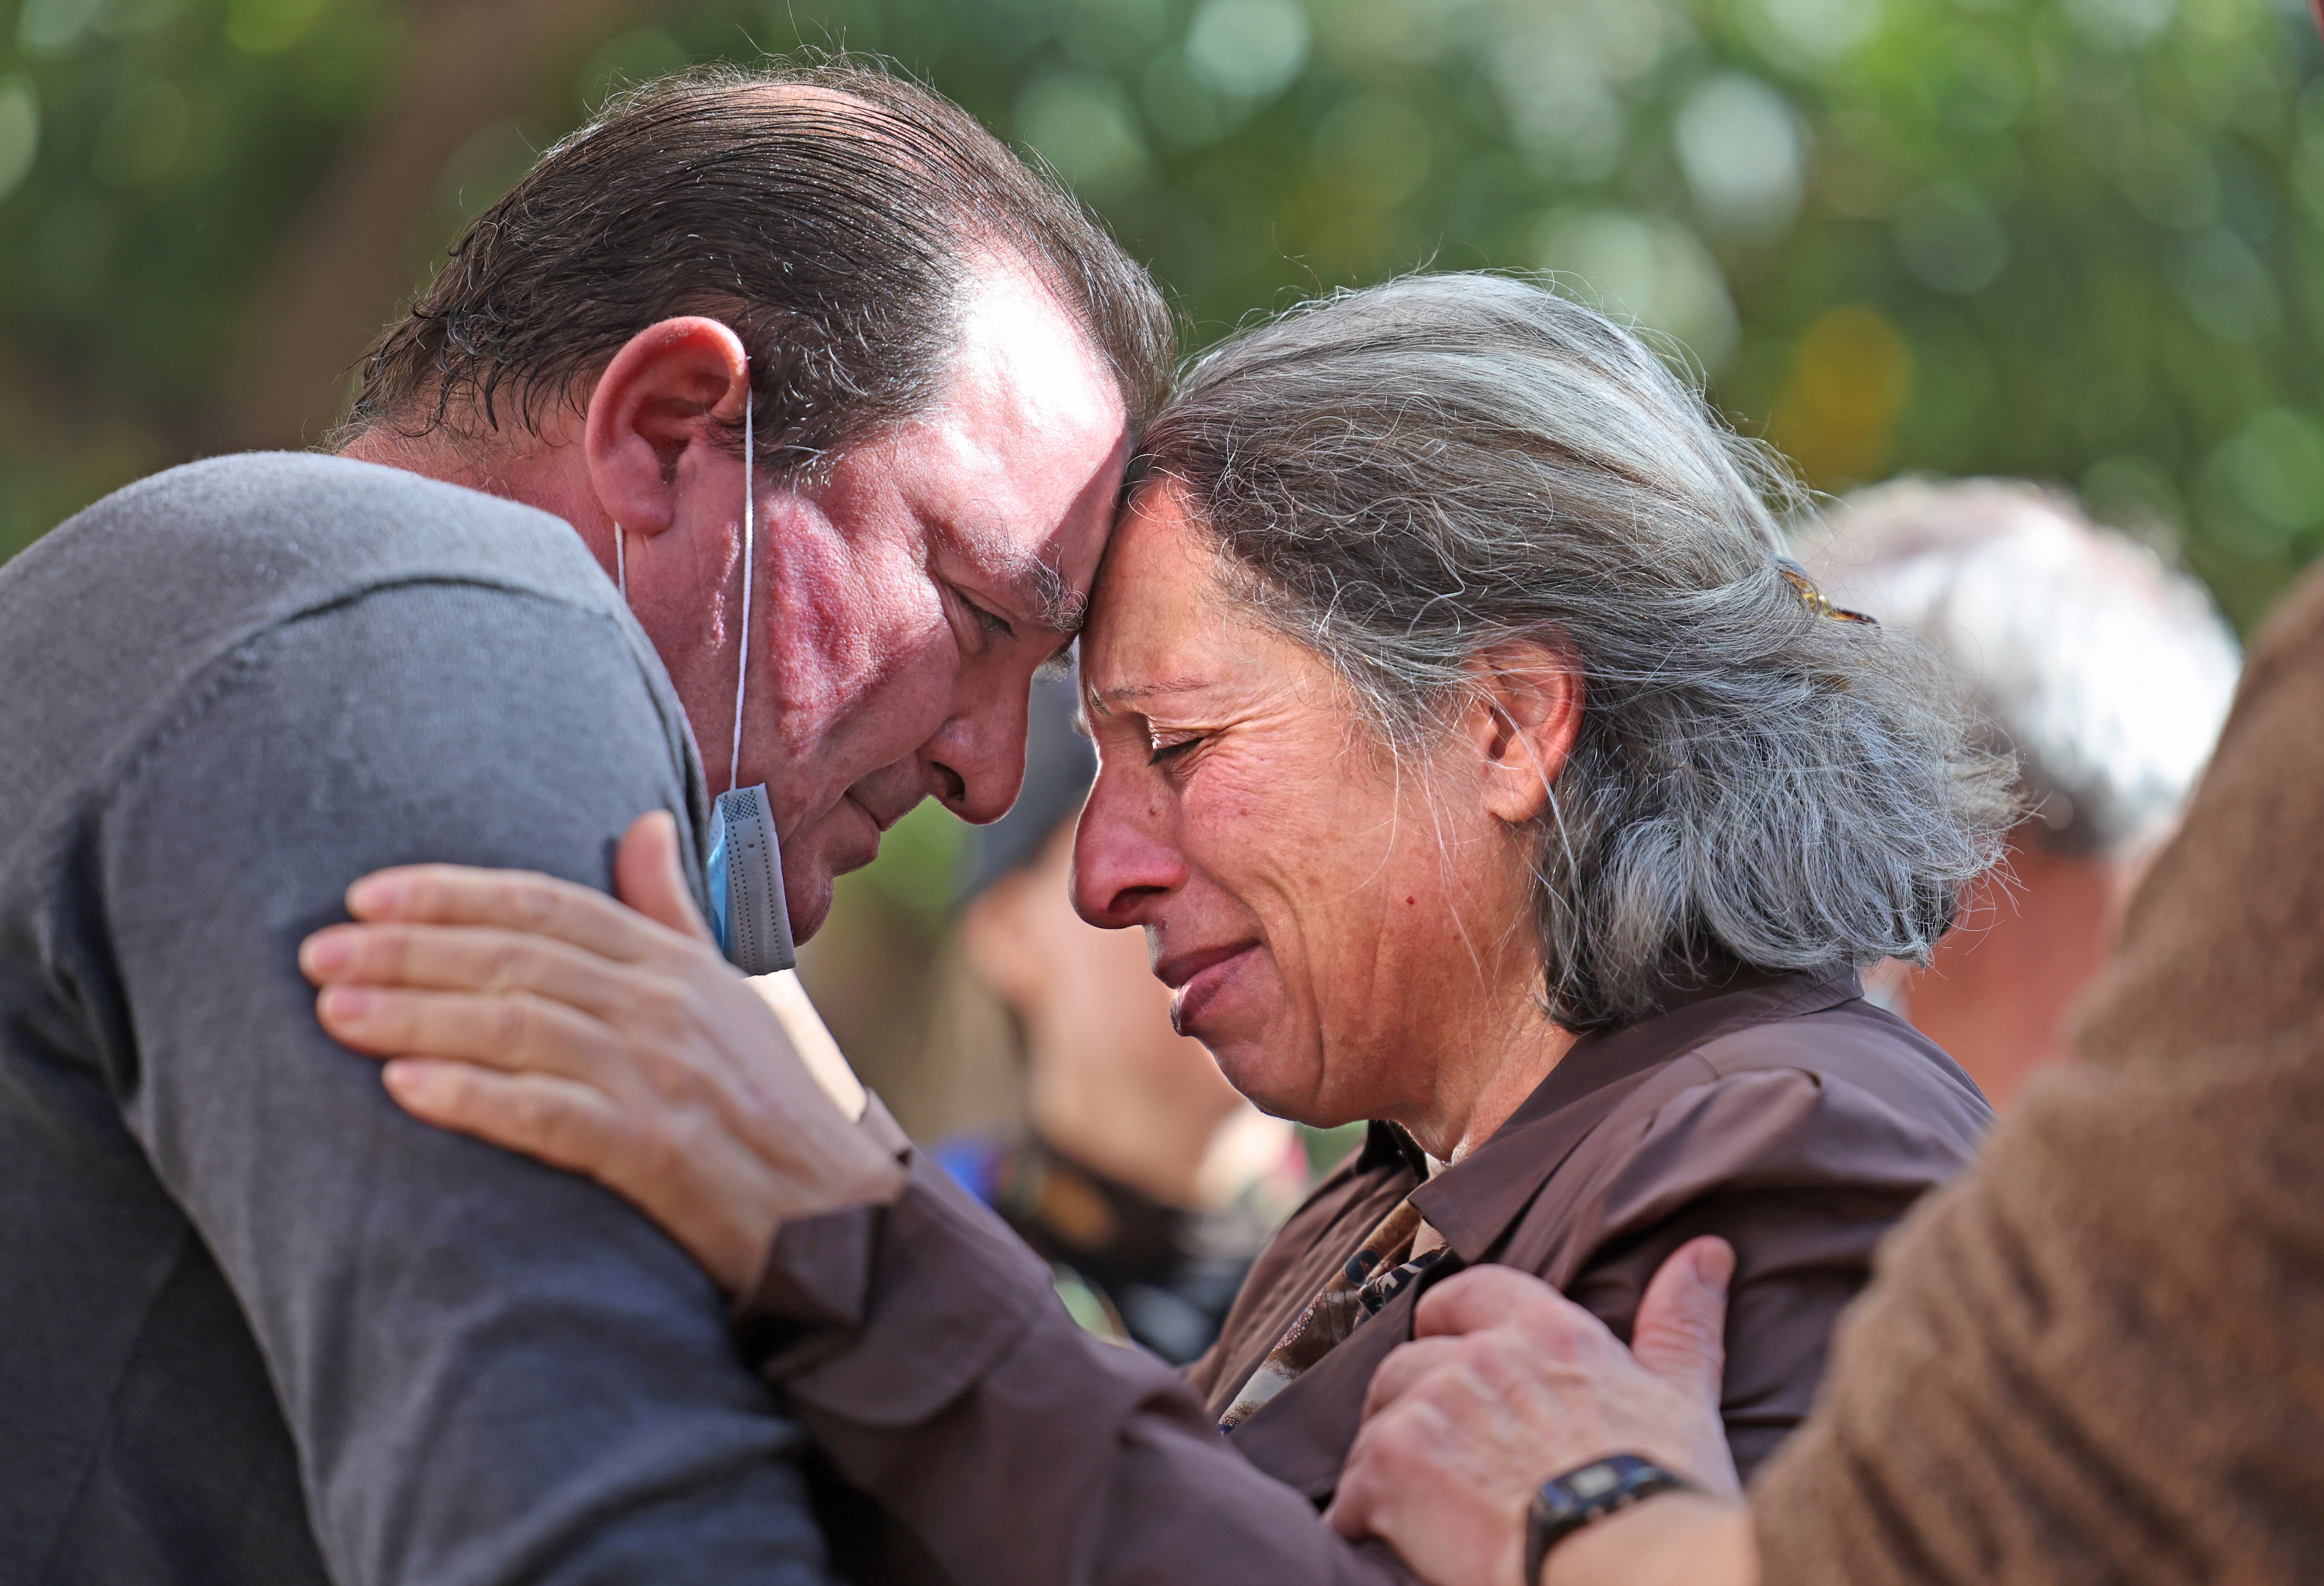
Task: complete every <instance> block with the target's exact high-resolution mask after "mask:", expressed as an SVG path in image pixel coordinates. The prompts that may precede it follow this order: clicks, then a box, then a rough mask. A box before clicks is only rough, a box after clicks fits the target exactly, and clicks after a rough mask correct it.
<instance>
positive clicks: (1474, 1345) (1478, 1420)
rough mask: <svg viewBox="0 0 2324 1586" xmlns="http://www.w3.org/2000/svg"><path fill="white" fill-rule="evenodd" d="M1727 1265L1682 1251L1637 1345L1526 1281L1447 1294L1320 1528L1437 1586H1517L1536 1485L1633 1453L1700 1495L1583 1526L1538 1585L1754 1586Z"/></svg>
mask: <svg viewBox="0 0 2324 1586" xmlns="http://www.w3.org/2000/svg"><path fill="white" fill-rule="evenodd" d="M1734 1265H1735V1257H1734V1252H1733V1251H1732V1250H1731V1249H1729V1248H1728V1246H1727V1245H1726V1244H1725V1243H1723V1242H1722V1241H1720V1240H1715V1239H1701V1240H1693V1241H1692V1242H1691V1243H1689V1244H1687V1245H1684V1246H1683V1247H1681V1248H1680V1249H1679V1250H1678V1251H1677V1252H1675V1253H1674V1255H1673V1256H1672V1257H1671V1258H1670V1259H1669V1260H1668V1261H1666V1262H1665V1263H1664V1265H1663V1268H1662V1269H1661V1270H1660V1271H1659V1272H1657V1273H1656V1274H1655V1278H1654V1281H1653V1282H1652V1283H1651V1284H1650V1285H1648V1286H1647V1288H1646V1295H1645V1296H1644V1298H1643V1300H1642V1301H1641V1303H1640V1305H1639V1308H1638V1319H1637V1327H1636V1330H1635V1332H1634V1335H1633V1339H1634V1342H1633V1347H1632V1348H1630V1349H1625V1348H1624V1347H1623V1346H1622V1343H1621V1342H1620V1341H1619V1340H1618V1339H1617V1338H1615V1337H1614V1335H1613V1334H1612V1333H1611V1332H1608V1331H1607V1329H1606V1326H1605V1324H1604V1323H1601V1322H1600V1321H1599V1320H1598V1319H1597V1318H1596V1317H1595V1316H1593V1315H1591V1314H1590V1313H1589V1312H1588V1311H1586V1310H1584V1309H1582V1307H1581V1306H1579V1305H1575V1304H1573V1303H1572V1301H1570V1300H1568V1299H1566V1298H1565V1297H1564V1296H1563V1295H1560V1294H1559V1293H1558V1292H1557V1291H1556V1290H1555V1289H1554V1288H1552V1287H1551V1286H1549V1285H1548V1284H1546V1283H1544V1282H1543V1281H1541V1280H1540V1279H1539V1278H1537V1277H1532V1276H1530V1275H1528V1274H1526V1273H1523V1272H1518V1271H1516V1270H1514V1269H1512V1268H1506V1267H1480V1268H1475V1269H1473V1270H1471V1271H1468V1272H1463V1273H1461V1274H1460V1275H1459V1276H1457V1277H1452V1278H1449V1279H1447V1280H1446V1281H1444V1282H1443V1283H1442V1284H1440V1285H1438V1286H1436V1287H1435V1288H1434V1289H1433V1290H1432V1291H1430V1293H1429V1294H1428V1295H1427V1296H1425V1297H1424V1298H1423V1299H1422V1300H1421V1302H1420V1305H1419V1307H1418V1309H1417V1311H1416V1313H1415V1314H1414V1320H1413V1333H1414V1338H1413V1342H1410V1343H1407V1344H1405V1345H1403V1346H1402V1347H1400V1348H1399V1349H1397V1351H1396V1352H1395V1353H1393V1354H1391V1355H1389V1356H1388V1359H1387V1360H1385V1361H1383V1362H1382V1363H1381V1365H1380V1368H1379V1372H1378V1374H1377V1375H1376V1376H1375V1377H1374V1378H1373V1379H1372V1386H1371V1391H1370V1393H1369V1396H1368V1397H1367V1398H1366V1400H1365V1404H1364V1425H1363V1429H1362V1430H1361V1431H1360V1433H1358V1434H1357V1437H1356V1442H1355V1445H1354V1448H1353V1449H1352V1451H1351V1453H1350V1454H1349V1458H1348V1463H1347V1467H1346V1469H1345V1470H1344V1471H1342V1474H1341V1478H1340V1485H1339V1491H1338V1495H1337V1497H1336V1498H1334V1499H1333V1504H1332V1508H1331V1509H1330V1511H1329V1512H1328V1513H1327V1514H1326V1516H1325V1518H1326V1519H1327V1520H1329V1521H1330V1522H1331V1524H1332V1525H1333V1526H1334V1527H1335V1528H1337V1529H1338V1530H1339V1532H1340V1533H1341V1534H1342V1535H1345V1536H1348V1537H1351V1538H1357V1537H1362V1536H1379V1537H1381V1538H1383V1539H1384V1540H1386V1541H1388V1543H1390V1544H1391V1545H1394V1546H1395V1548H1396V1549H1397V1552H1398V1553H1400V1554H1403V1556H1404V1558H1405V1560H1406V1562H1407V1563H1409V1564H1410V1565H1411V1566H1412V1567H1413V1568H1414V1569H1415V1570H1416V1571H1417V1572H1419V1573H1420V1574H1421V1575H1422V1576H1423V1577H1424V1578H1425V1579H1426V1580H1428V1581H1431V1582H1432V1583H1433V1586H1517V1582H1518V1581H1519V1580H1520V1577H1521V1576H1522V1574H1523V1571H1524V1559H1525V1550H1526V1513H1527V1510H1528V1508H1529V1507H1530V1505H1531V1503H1532V1500H1533V1496H1534V1494H1535V1492H1536V1491H1538V1490H1539V1489H1540V1488H1541V1485H1542V1483H1543V1482H1545V1481H1547V1480H1552V1479H1554V1478H1555V1477H1558V1476H1560V1475H1563V1474H1564V1473H1565V1472H1567V1471H1572V1470H1576V1469H1578V1468H1580V1467H1581V1466H1583V1465H1586V1464H1588V1463H1590V1462H1591V1461H1594V1460H1600V1459H1604V1458H1607V1457H1609V1456H1610V1455H1614V1454H1623V1453H1628V1454H1637V1455H1641V1456H1643V1457H1645V1458H1646V1459H1648V1460H1651V1461H1652V1462H1655V1463H1656V1464H1658V1465H1661V1466H1663V1467H1664V1468H1665V1469H1666V1470H1669V1471H1672V1472H1674V1474H1677V1475H1679V1476H1682V1477H1683V1478H1685V1479H1686V1480H1689V1481H1692V1482H1693V1483H1694V1484H1695V1485H1696V1486H1697V1487H1698V1488H1700V1489H1701V1494H1700V1495H1695V1494H1672V1495H1669V1496H1666V1497H1663V1498H1652V1499H1649V1500H1647V1501H1646V1502H1645V1503H1643V1504H1641V1505H1639V1506H1637V1508H1636V1509H1635V1510H1633V1511H1631V1512H1629V1513H1628V1514H1623V1515H1618V1516H1615V1517H1609V1518H1608V1519H1606V1520H1602V1521H1600V1522H1597V1523H1596V1524H1594V1525H1591V1526H1587V1527H1585V1528H1584V1529H1583V1530H1582V1531H1581V1532H1579V1533H1576V1534H1575V1535H1573V1536H1572V1538H1571V1539H1570V1540H1569V1541H1567V1542H1565V1543H1563V1544H1561V1545H1559V1546H1558V1547H1557V1548H1556V1549H1555V1550H1554V1551H1553V1553H1552V1554H1551V1555H1550V1564H1549V1567H1548V1568H1547V1569H1546V1570H1545V1571H1544V1575H1543V1578H1544V1580H1545V1581H1549V1582H1552V1583H1553V1586H1569V1582H1570V1583H1572V1586H1582V1583H1583V1582H1594V1581H1601V1580H1603V1581H1623V1582H1626V1583H1628V1582H1646V1581H1661V1580H1663V1579H1664V1578H1665V1571H1667V1572H1669V1573H1668V1578H1669V1579H1671V1580H1673V1581H1678V1580H1681V1579H1683V1580H1685V1581H1690V1582H1701V1583H1704V1586H1710V1583H1714V1582H1715V1583H1726V1582H1738V1583H1739V1582H1745V1581H1750V1580H1751V1579H1752V1578H1753V1575H1754V1574H1755V1573H1756V1571H1755V1570H1753V1568H1752V1567H1751V1563H1750V1550H1749V1538H1750V1532H1749V1521H1748V1515H1747V1513H1746V1512H1745V1511H1744V1510H1743V1509H1742V1508H1741V1507H1740V1503H1739V1497H1740V1488H1739V1485H1738V1482H1737V1480H1736V1476H1735V1464H1734V1461H1733V1459H1732V1457H1731V1456H1730V1455H1729V1452H1728V1446H1727V1436H1726V1431H1725V1428H1724V1427H1723V1425H1721V1422H1720V1413H1719V1395H1720V1375H1721V1371H1722V1368H1723V1364H1724V1351H1723V1337H1724V1332H1725V1322H1726V1303H1727V1283H1728V1279H1729V1277H1730V1276H1731V1275H1732V1273H1733V1270H1734ZM1593 1533H1598V1534H1600V1535H1592V1534H1593ZM1616 1542H1618V1543H1619V1544H1620V1545H1619V1546H1618V1547H1616V1546H1614V1545H1612V1544H1614V1543H1616ZM1609 1565H1610V1566H1611V1569H1610V1571H1609V1569H1608V1567H1607V1566H1609ZM1525 1586H1534V1583H1533V1582H1526V1583H1525Z"/></svg>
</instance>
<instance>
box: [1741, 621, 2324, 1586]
mask: <svg viewBox="0 0 2324 1586" xmlns="http://www.w3.org/2000/svg"><path fill="white" fill-rule="evenodd" d="M2080 1047H2081V1050H2082V1053H2083V1062H2082V1063H2081V1064H2080V1065H2077V1066H2076V1067H2073V1068H2070V1069H2068V1070H2065V1071H2061V1072H2058V1073H2054V1074H2045V1075H2044V1076H2043V1077H2041V1078H2039V1079H2037V1080H2036V1081H2035V1082H2034V1083H2033V1085H2032V1086H2030V1087H2029V1088H2028V1090H2027V1092H2026V1093H2025V1095H2024V1099H2023V1100H2022V1101H2021V1102H2020V1103H2019V1106H2018V1108H2017V1110H2016V1111H2013V1112H2012V1114H2011V1115H2010V1117H2009V1119H2008V1120H2007V1122H2006V1123H2005V1124H2004V1125H2003V1126H2002V1127H2001V1129H2000V1130H1997V1132H1996V1134H1995V1136H1994V1138H1993V1141H1992V1144H1991V1146H1990V1147H1989V1148H1987V1152H1986V1155H1985V1157H1984V1160H1983V1161H1982V1162H1981V1163H1980V1165H1979V1166H1978V1168H1977V1170H1976V1172H1975V1173H1974V1174H1973V1175H1971V1176H1968V1177H1965V1178H1964V1179H1963V1181H1962V1182H1961V1183H1960V1185H1958V1186H1957V1187H1955V1188H1954V1189H1953V1190H1951V1191H1950V1192H1949V1193H1948V1194H1944V1195H1942V1196H1941V1197H1939V1198H1937V1199H1936V1200H1935V1201H1933V1202H1932V1203H1931V1204H1930V1205H1929V1206H1928V1207H1927V1208H1925V1209H1924V1210H1923V1212H1922V1213H1920V1214H1918V1215H1916V1216H1915V1217H1914V1219H1913V1220H1912V1222H1910V1223H1909V1224H1908V1225H1907V1227H1906V1228H1905V1229H1904V1230H1903V1231H1900V1232H1899V1234H1898V1236H1897V1238H1896V1239H1895V1240H1894V1241H1893V1242H1892V1243H1891V1244H1890V1245H1889V1246H1888V1247H1887V1248H1886V1249H1883V1250H1882V1252H1881V1257H1880V1262H1879V1279H1878V1282H1877V1284H1876V1285H1875V1286H1874V1288H1873V1289H1872V1291H1871V1292H1870V1293H1869V1294H1867V1296H1866V1297H1865V1301H1864V1304H1863V1305H1861V1306H1860V1307H1859V1308H1858V1310H1857V1311H1856V1312H1854V1313H1851V1314H1850V1315H1849V1320H1848V1323H1847V1325H1846V1327H1845V1328H1844V1329H1843V1330H1842V1334H1841V1342H1840V1346H1839V1351H1838V1355H1837V1359H1836V1361H1835V1365H1834V1369H1833V1377H1832V1382H1831V1389H1830V1393H1829V1397H1828V1401H1827V1402H1826V1403H1825V1404H1824V1405H1823V1406H1821V1408H1820V1409H1819V1411H1818V1413H1817V1415H1816V1416H1815V1418H1814V1419H1813V1421H1812V1422H1811V1423H1810V1425H1809V1427H1808V1428H1807V1429H1806V1430H1804V1431H1803V1432H1802V1433H1801V1434H1800V1435H1799V1437H1798V1438H1797V1439H1795V1440H1794V1442H1793V1443H1792V1444H1791V1445H1790V1446H1789V1447H1788V1448H1787V1449H1786V1450H1785V1451H1784V1455H1783V1456H1782V1457H1781V1458H1780V1459H1778V1460H1777V1461H1775V1463H1774V1465H1773V1466H1772V1467H1771V1468H1770V1469H1769V1471H1767V1473H1766V1477H1765V1479H1764V1480H1762V1482H1761V1484H1760V1486H1759V1487H1758V1489H1757V1491H1756V1492H1755V1494H1754V1508H1755V1511H1756V1514H1757V1525H1758V1529H1759V1543H1760V1550H1761V1554H1762V1556H1763V1559H1764V1563H1765V1570H1764V1579H1765V1580H1766V1581H1767V1583H1768V1586H1794V1583H1807V1586H1821V1583H1823V1582H1831V1586H1840V1583H1842V1582H1846V1583H1848V1586H1891V1583H1897V1586H1901V1583H1903V1582H1908V1581H1909V1582H1948V1583H1951V1582H1958V1583H1960V1586H1969V1583H1971V1582H1976V1583H1978V1586H1982V1583H1984V1582H1988V1581H2003V1582H2051V1581H2057V1582H2067V1581H2132V1582H2146V1581H2154V1582H2165V1581H2168V1582H2183V1581H2218V1582H2262V1581H2266V1582H2279V1581H2282V1582H2289V1581H2317V1580H2324V580H2320V579H2319V578H2310V580H2309V581H2308V582H2307V583H2306V584H2305V585H2304V586H2302V587H2301V590H2300V591H2299V592H2297V593H2296V594H2295V595H2294V596H2293V597H2292V600H2291V601H2290V602H2289V603H2288V604H2287V605H2286V607H2285V608H2284V610H2283V611H2282V613H2280V615H2279V617H2278V618H2277V620H2276V621H2275V622H2273V623H2272V624H2271V626H2270V628H2269V630H2268V632H2266V633H2265V635H2264V637H2263V638H2262V640H2261V641H2260V643H2259V645H2258V647H2257V648H2256V650H2255V652H2254V658H2253V660H2252V663H2251V666H2250V669H2249V670H2248V672H2247V673H2246V677H2245V679H2244V686H2243V691H2242V693H2241V695H2240V696H2238V698H2237V700H2236V708H2235V711H2234V714H2233V715H2231V716H2230V717H2229V718H2228V722H2227V731H2226V734H2225V735H2224V737H2223V738H2222V739H2221V741H2220V743H2219V747H2218V752H2217V753H2216V755H2215V756H2214V759H2213V762H2212V769H2211V770H2210V772H2209V775H2208V776H2206V777H2205V779H2204V780H2203V783H2202V786H2201V787H2200V788H2199V789H2198V791H2197V793H2196V796H2195V799H2194V802H2193V805H2192V807H2190V809H2189V811H2188V815H2187V820H2186V824H2185V825H2184V827H2183V828H2182V831H2181V834H2180V836H2179V837H2178V838H2177V839H2176V840H2175V841H2174V842H2173V843H2172V845H2171V846H2170V847H2169V848H2168V849H2167V850H2166V851H2165V852H2164V853H2163V856H2162V858H2161V859H2160V860H2159V861H2158V862H2157V863H2156V865H2155V868H2154V871H2153V874H2152V875H2151V876H2150V877H2149V878H2148V880H2147V882H2146V884H2145V886H2144V888H2143V889H2142V890H2141V891H2140V893H2139V895H2138V898H2137V899H2136V901H2135V903H2134V905H2133V906H2132V909H2131V914H2130V918H2129V922H2128V926H2127V928H2126V936H2125V940H2124V945H2123V950H2122V953H2121V955H2120V957H2119V958H2118V960H2117V961H2116V966H2115V968H2114V970H2113V971H2112V972H2111V973H2110V974H2109V976H2108V978H2107V982H2105V983H2104V984H2103V985H2102V987H2101V988H2100V991H2099V993H2098V997H2097V999H2096V1000H2095V1001H2094V1003H2093V1005H2092V1008H2091V1010H2090V1012H2089V1016H2088V1018H2087V1019H2085V1021H2084V1024H2083V1027H2082V1032H2081V1040H2080Z"/></svg>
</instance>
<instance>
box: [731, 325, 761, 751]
mask: <svg viewBox="0 0 2324 1586" xmlns="http://www.w3.org/2000/svg"><path fill="white" fill-rule="evenodd" d="M750 370H751V366H750V364H749V362H748V361H747V360H746V361H745V362H744V364H743V365H742V641H741V643H740V644H739V645H738V646H737V649H739V650H741V652H742V659H741V660H740V661H739V662H738V663H737V664H736V666H735V669H734V748H733V752H732V753H731V754H730V755H729V756H728V757H727V761H726V791H728V792H729V793H732V792H733V790H734V788H736V786H737V785H738V784H740V782H741V781H742V696H743V693H744V691H745V690H746V689H747V688H748V687H749V686H750V681H751V564H752V562H753V561H755V560H757V556H756V554H755V553H756V550H757V533H758V511H757V506H756V503H753V502H752V499H751V484H752V477H751V476H752V474H753V473H755V472H756V471H757V469H756V465H757V462H758V437H757V436H756V434H754V433H753V431H752V423H751V420H752V412H751V410H752V400H751V399H752V392H751V384H750V378H751V376H750Z"/></svg>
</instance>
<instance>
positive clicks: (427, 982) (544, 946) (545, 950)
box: [299, 925, 637, 1015]
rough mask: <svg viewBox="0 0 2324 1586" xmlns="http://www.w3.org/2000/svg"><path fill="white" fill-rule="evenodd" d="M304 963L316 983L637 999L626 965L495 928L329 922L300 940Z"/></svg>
mask: <svg viewBox="0 0 2324 1586" xmlns="http://www.w3.org/2000/svg"><path fill="white" fill-rule="evenodd" d="M299 967H300V970H301V971H302V972H304V973H305V974H306V976H307V978H308V979H309V981H311V982H314V983H315V984H316V985H318V986H327V985H357V986H388V987H410V988H414V989H418V990H425V991H530V992H532V993H534V994H535V995H536V996H542V997H548V998H550V999H553V1000H556V1001H559V1002H569V1003H571V1004H572V1005H573V1006H575V1007H576V1008H579V1009H581V1010H584V1011H586V1012H589V1013H595V1014H599V1015H606V1014H611V1013H613V1012H616V1011H618V1010H623V1009H626V1008H627V1007H629V1005H630V1004H631V1003H632V1001H634V1000H636V996H637V988H636V987H635V986H634V985H633V984H632V979H633V977H632V975H631V974H630V973H628V971H627V969H626V968H625V966H624V965H622V964H618V963H613V962H611V961H608V960H607V959H605V958H604V957H603V956H602V955H600V954H594V953H586V952H584V951H583V950H582V949H580V948H578V947H574V946H569V945H567V944H565V943H563V942H559V941H556V940H554V939H552V938H550V937H548V936H526V935H524V934H523V933H521V932H519V931H512V930H504V929H503V928H501V927H497V926H436V925H338V926H326V927H323V928H322V929H321V930H319V931H317V932H316V933H315V934H314V935H313V936H309V937H308V938H307V939H306V940H305V941H304V942H302V943H300V946H299Z"/></svg>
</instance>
